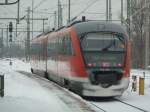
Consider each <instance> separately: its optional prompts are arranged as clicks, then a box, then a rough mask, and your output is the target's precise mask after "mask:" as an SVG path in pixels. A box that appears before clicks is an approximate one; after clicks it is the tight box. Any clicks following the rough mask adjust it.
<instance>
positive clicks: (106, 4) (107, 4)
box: [106, 0, 108, 21]
mask: <svg viewBox="0 0 150 112" xmlns="http://www.w3.org/2000/svg"><path fill="white" fill-rule="evenodd" d="M106 21H108V0H106Z"/></svg>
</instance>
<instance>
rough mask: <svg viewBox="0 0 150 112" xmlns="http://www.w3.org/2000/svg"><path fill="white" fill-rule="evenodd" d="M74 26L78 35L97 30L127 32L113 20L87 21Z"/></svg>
mask: <svg viewBox="0 0 150 112" xmlns="http://www.w3.org/2000/svg"><path fill="white" fill-rule="evenodd" d="M73 27H74V28H75V29H76V31H77V34H78V35H80V34H82V33H88V32H97V31H103V32H116V33H126V31H125V29H124V28H123V27H122V26H121V25H118V24H115V23H112V22H101V21H87V22H81V23H77V24H74V25H73Z"/></svg>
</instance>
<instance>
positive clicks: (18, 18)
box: [17, 0, 20, 24]
mask: <svg viewBox="0 0 150 112" xmlns="http://www.w3.org/2000/svg"><path fill="white" fill-rule="evenodd" d="M19 13H20V0H18V17H17V23H18V24H19V20H20V17H19Z"/></svg>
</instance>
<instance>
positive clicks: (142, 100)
mask: <svg viewBox="0 0 150 112" xmlns="http://www.w3.org/2000/svg"><path fill="white" fill-rule="evenodd" d="M133 75H134V76H137V91H135V92H134V91H131V90H132V82H133V81H132V76H133ZM144 75H145V76H144ZM139 77H145V79H144V80H145V89H144V95H139ZM120 99H122V100H123V101H125V102H128V103H129V104H132V105H135V106H137V107H140V108H142V109H145V110H147V111H149V112H150V70H142V69H138V70H134V69H133V70H131V78H130V85H129V88H128V90H127V91H126V92H125V93H124V94H123V95H122V97H120Z"/></svg>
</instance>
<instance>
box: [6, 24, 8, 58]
mask: <svg viewBox="0 0 150 112" xmlns="http://www.w3.org/2000/svg"><path fill="white" fill-rule="evenodd" d="M6 41H7V42H6V45H7V48H6V49H7V54H8V25H7V31H6ZM7 56H8V55H7Z"/></svg>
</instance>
